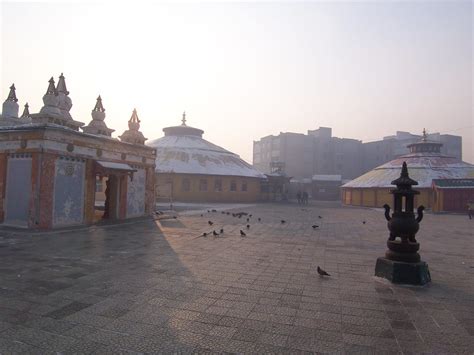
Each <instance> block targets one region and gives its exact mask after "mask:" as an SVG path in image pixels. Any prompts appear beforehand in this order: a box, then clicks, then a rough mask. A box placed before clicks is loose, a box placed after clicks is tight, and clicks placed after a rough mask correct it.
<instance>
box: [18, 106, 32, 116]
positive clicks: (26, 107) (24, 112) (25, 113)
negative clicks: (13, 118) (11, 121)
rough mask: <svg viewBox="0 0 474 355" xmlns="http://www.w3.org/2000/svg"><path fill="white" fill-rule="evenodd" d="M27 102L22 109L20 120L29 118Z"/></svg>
mask: <svg viewBox="0 0 474 355" xmlns="http://www.w3.org/2000/svg"><path fill="white" fill-rule="evenodd" d="M29 107H30V106H29V105H28V102H27V103H26V104H25V108H24V109H23V113H22V114H21V117H20V118H30V109H29Z"/></svg>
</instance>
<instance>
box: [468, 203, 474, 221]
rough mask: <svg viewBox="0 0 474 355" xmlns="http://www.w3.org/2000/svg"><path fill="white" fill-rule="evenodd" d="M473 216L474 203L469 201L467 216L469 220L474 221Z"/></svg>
mask: <svg viewBox="0 0 474 355" xmlns="http://www.w3.org/2000/svg"><path fill="white" fill-rule="evenodd" d="M473 214H474V202H473V201H469V202H468V203H467V215H468V216H469V219H472V215H473Z"/></svg>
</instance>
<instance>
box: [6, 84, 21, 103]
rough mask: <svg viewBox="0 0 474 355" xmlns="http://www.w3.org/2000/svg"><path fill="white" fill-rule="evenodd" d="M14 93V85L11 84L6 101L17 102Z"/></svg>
mask: <svg viewBox="0 0 474 355" xmlns="http://www.w3.org/2000/svg"><path fill="white" fill-rule="evenodd" d="M15 91H16V88H15V84H12V86H10V92H9V93H8V97H7V100H6V101H13V102H18V99H17V98H16V93H15Z"/></svg>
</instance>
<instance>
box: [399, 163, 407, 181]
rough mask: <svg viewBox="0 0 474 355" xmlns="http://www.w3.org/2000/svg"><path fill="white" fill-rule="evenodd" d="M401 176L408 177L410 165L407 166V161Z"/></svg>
mask: <svg viewBox="0 0 474 355" xmlns="http://www.w3.org/2000/svg"><path fill="white" fill-rule="evenodd" d="M400 177H408V167H407V162H406V161H404V162H403V165H402V172H401V173H400Z"/></svg>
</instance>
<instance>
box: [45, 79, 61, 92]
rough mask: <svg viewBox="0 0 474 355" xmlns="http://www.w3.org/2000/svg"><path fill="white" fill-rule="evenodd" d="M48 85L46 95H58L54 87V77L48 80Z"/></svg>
mask: <svg viewBox="0 0 474 355" xmlns="http://www.w3.org/2000/svg"><path fill="white" fill-rule="evenodd" d="M48 83H49V85H48V88H47V89H46V95H55V96H58V90H57V89H56V86H55V85H54V78H53V77H51V79H49V81H48Z"/></svg>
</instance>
